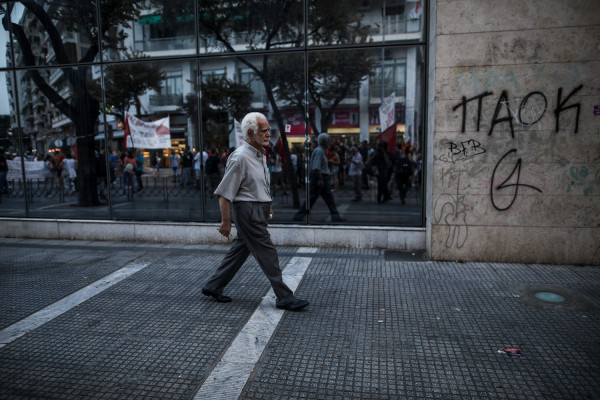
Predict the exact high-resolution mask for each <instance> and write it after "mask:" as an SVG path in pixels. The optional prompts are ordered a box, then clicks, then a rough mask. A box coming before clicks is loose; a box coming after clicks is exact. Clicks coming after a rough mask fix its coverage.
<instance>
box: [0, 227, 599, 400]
mask: <svg viewBox="0 0 600 400" xmlns="http://www.w3.org/2000/svg"><path fill="white" fill-rule="evenodd" d="M226 250H227V246H225V245H223V246H219V245H217V246H215V245H212V246H184V245H182V246H176V245H170V246H156V245H147V246H146V245H144V244H143V243H136V244H135V245H133V244H132V246H117V245H114V244H111V243H106V242H77V241H68V242H67V241H65V242H61V241H52V242H49V243H48V244H45V243H44V242H43V241H29V240H19V241H14V240H6V241H4V240H1V239H0V279H1V280H0V288H1V289H2V290H1V291H0V296H2V297H1V299H2V302H1V303H0V311H1V312H2V317H1V318H3V319H0V321H4V322H3V323H4V325H5V326H4V327H3V328H0V330H5V328H6V326H7V325H11V324H14V323H15V322H16V321H17V320H20V319H23V318H26V317H27V316H28V315H29V314H31V313H34V312H36V311H39V310H42V309H44V308H45V307H47V306H49V305H51V304H54V303H55V302H58V301H60V300H61V299H63V298H66V297H67V296H69V295H71V294H72V293H75V292H77V291H78V290H81V289H82V287H84V286H85V285H87V284H89V283H90V282H95V281H98V280H102V278H103V277H106V276H109V275H110V274H111V273H113V272H115V271H120V270H121V269H123V268H126V266H127V265H130V264H131V262H132V260H134V261H135V262H144V263H147V265H145V266H144V268H141V269H140V270H139V271H137V272H135V273H133V274H132V275H130V276H127V277H126V278H125V279H123V280H122V281H119V282H118V283H116V284H114V285H112V286H110V287H107V288H106V289H105V290H102V291H101V292H99V293H97V294H95V295H94V296H92V297H91V298H89V299H87V300H85V301H83V302H82V303H81V304H78V305H76V306H74V307H72V308H70V309H69V310H67V311H65V312H64V313H63V314H60V315H58V316H56V317H55V318H53V319H51V320H50V321H48V322H46V323H44V324H43V325H41V326H39V327H37V328H36V329H33V330H31V331H30V332H28V333H26V334H25V335H23V336H21V337H19V338H17V339H15V340H14V341H11V342H10V343H8V344H6V345H5V346H4V347H1V348H0V398H2V399H31V398H49V399H134V398H139V399H194V398H196V399H198V398H203V397H202V396H206V393H211V392H210V391H208V390H207V388H208V387H209V386H208V385H209V384H210V379H213V378H212V377H213V376H214V373H215V371H217V372H220V373H222V374H223V376H226V377H230V379H231V382H234V383H235V386H236V387H238V388H240V390H237V389H236V390H232V391H231V392H227V391H224V392H223V393H232V394H231V395H230V396H233V397H231V398H232V399H235V398H239V399H269V400H271V399H422V398H439V399H464V398H477V399H479V398H505V399H531V398H561V399H562V398H573V399H580V398H581V399H592V398H600V340H599V339H598V337H599V336H598V332H600V318H599V317H600V314H599V308H600V268H598V267H591V266H589V267H587V266H583V267H581V266H568V265H565V266H549V265H536V264H532V265H524V264H491V263H453V262H435V261H427V260H426V258H425V257H423V255H422V254H417V255H402V254H396V253H394V254H390V253H389V252H388V253H386V252H384V251H383V250H376V249H350V248H345V249H340V248H320V249H310V250H308V249H303V248H280V261H281V265H282V266H284V267H287V266H288V265H289V266H290V268H291V269H290V272H292V269H293V266H294V265H296V263H297V260H300V259H301V260H306V262H304V261H303V267H302V272H301V273H292V274H293V278H292V277H290V279H295V280H296V281H295V283H294V284H298V288H297V290H296V294H297V296H299V297H301V298H306V299H308V300H309V301H310V302H311V304H310V306H309V307H307V308H306V310H305V311H302V312H297V313H291V312H283V311H281V310H277V312H279V313H280V314H279V315H280V318H279V319H278V320H277V321H276V325H275V327H274V329H266V330H264V329H257V328H256V326H251V325H249V323H250V321H253V320H256V321H261V320H264V318H267V317H265V315H270V314H269V313H267V314H262V317H263V319H261V315H257V313H261V312H264V305H265V304H269V303H268V301H272V300H273V299H270V298H269V297H268V296H269V289H270V287H269V285H268V282H267V280H266V278H265V277H264V275H263V274H262V272H261V271H260V268H259V266H258V265H257V264H256V262H255V261H254V259H252V258H250V259H249V260H248V261H247V262H246V264H245V265H244V266H243V267H242V269H241V270H240V272H239V273H238V275H237V276H236V277H235V278H234V280H233V281H232V282H231V284H230V286H228V288H227V289H226V294H227V295H230V296H232V297H233V298H234V301H233V302H232V303H228V304H221V303H216V302H214V301H213V300H212V299H209V298H207V297H205V296H202V295H201V293H200V290H201V287H202V284H203V282H204V281H205V280H206V279H207V277H208V276H209V275H210V274H211V273H212V272H213V270H214V268H215V266H216V264H217V263H218V262H219V261H220V260H221V258H222V257H223V254H224V253H225V251H226ZM295 260H296V261H295ZM74 265H77V266H78V267H74ZM15 270H16V271H18V272H19V273H16V272H15ZM83 276H85V277H90V276H93V279H84V278H82V277H83ZM39 293H44V295H42V296H40V295H39ZM540 293H550V294H554V295H555V297H552V296H550V297H548V295H547V294H544V295H542V296H541V298H539V297H536V296H538V295H539V294H540ZM556 296H558V297H556ZM31 298H33V300H32V299H31ZM548 298H550V299H554V300H556V299H558V300H560V299H561V298H562V299H564V300H562V301H558V302H556V301H548V300H543V299H548ZM265 301H267V303H265ZM261 307H263V308H261ZM13 309H15V310H16V311H15V312H12V314H11V313H10V312H11V310H13ZM261 310H262V311H261ZM5 315H9V316H8V317H5ZM269 318H270V317H269ZM259 325H260V323H259ZM264 331H270V332H271V333H268V334H263V332H264ZM241 333H242V335H243V336H241V339H239V340H238V341H237V342H236V339H237V338H238V337H240V334H241ZM244 335H245V336H244ZM253 335H254V336H253ZM253 338H255V339H254V341H255V342H256V343H259V344H260V348H261V352H260V353H256V354H254V352H256V349H257V348H259V347H257V346H255V345H254V343H253ZM240 343H242V345H240ZM243 343H246V344H247V345H243ZM507 348H517V349H519V351H520V353H519V354H518V355H509V354H507V353H506V352H503V349H507ZM236 353H239V355H240V356H239V359H238V358H236ZM248 353H251V354H252V356H253V357H254V358H253V359H252V360H253V361H251V362H250V363H249V362H248V358H247V357H246V356H247V354H248ZM252 363H254V364H252ZM223 368H225V369H223ZM248 368H251V369H250V371H249V372H248ZM233 386H234V385H233V384H232V385H231V387H232V388H233ZM224 396H225V397H222V398H227V397H226V396H227V394H225V395H224ZM206 398H211V399H212V398H214V396H208V397H206ZM219 398H221V397H219Z"/></svg>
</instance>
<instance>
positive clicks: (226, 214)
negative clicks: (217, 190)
mask: <svg viewBox="0 0 600 400" xmlns="http://www.w3.org/2000/svg"><path fill="white" fill-rule="evenodd" d="M230 204H231V203H230V202H229V200H227V199H226V198H225V197H222V196H219V209H220V211H221V226H220V227H219V233H220V234H221V235H223V236H225V237H226V238H229V235H230V234H231V210H230V208H229V206H230Z"/></svg>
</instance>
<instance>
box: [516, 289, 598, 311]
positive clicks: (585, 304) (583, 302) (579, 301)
mask: <svg viewBox="0 0 600 400" xmlns="http://www.w3.org/2000/svg"><path fill="white" fill-rule="evenodd" d="M511 290H512V291H513V294H514V295H515V296H516V297H519V300H520V301H521V303H523V304H525V305H526V306H530V307H534V308H537V309H540V310H571V311H575V310H576V311H594V310H596V309H597V307H596V306H595V305H594V304H592V303H591V302H590V301H589V300H587V299H585V298H584V297H583V296H580V295H577V294H575V293H573V292H572V291H570V290H568V289H565V288H562V287H556V286H518V287H513V288H511Z"/></svg>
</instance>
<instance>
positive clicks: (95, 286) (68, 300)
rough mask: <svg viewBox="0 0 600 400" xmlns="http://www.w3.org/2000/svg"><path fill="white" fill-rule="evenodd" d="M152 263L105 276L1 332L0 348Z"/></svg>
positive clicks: (135, 265) (132, 266)
mask: <svg viewBox="0 0 600 400" xmlns="http://www.w3.org/2000/svg"><path fill="white" fill-rule="evenodd" d="M149 264H150V262H144V263H141V262H132V263H130V264H129V265H126V266H125V267H123V268H121V269H119V270H117V271H115V272H113V273H112V274H110V275H107V276H105V277H104V278H102V279H99V280H97V281H96V282H94V283H92V284H90V285H88V286H86V287H84V288H83V289H81V290H78V291H77V292H75V293H73V294H70V295H69V296H67V297H65V298H63V299H61V300H59V301H57V302H56V303H53V304H50V305H49V306H48V307H46V308H44V309H42V310H40V311H38V312H36V313H35V314H32V315H30V316H29V317H27V318H25V319H22V320H20V321H19V322H16V323H14V324H12V325H11V326H9V327H8V328H5V329H3V330H2V331H0V347H4V346H5V345H7V344H8V343H10V342H12V341H13V340H15V339H17V338H20V337H21V336H23V335H25V334H26V333H28V332H31V331H32V330H34V329H36V328H38V327H40V326H42V325H44V324H45V323H46V322H48V321H51V320H52V319H54V318H56V317H58V316H59V315H61V314H63V313H65V312H67V311H69V310H70V309H72V308H73V307H75V306H77V305H79V304H81V303H83V302H84V301H86V300H88V299H89V298H91V297H93V296H95V295H97V294H98V293H100V292H102V291H104V290H106V289H108V288H109V287H111V286H113V285H115V284H117V283H119V282H121V281H122V280H123V279H125V278H128V277H129V276H131V275H133V274H135V273H136V272H138V271H140V270H142V269H143V268H145V267H147V266H148V265H149Z"/></svg>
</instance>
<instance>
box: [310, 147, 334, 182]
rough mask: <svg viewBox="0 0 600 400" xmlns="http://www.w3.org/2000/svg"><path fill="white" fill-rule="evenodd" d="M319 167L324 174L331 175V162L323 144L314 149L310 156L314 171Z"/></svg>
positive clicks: (311, 167) (311, 166) (311, 168)
mask: <svg viewBox="0 0 600 400" xmlns="http://www.w3.org/2000/svg"><path fill="white" fill-rule="evenodd" d="M316 169H318V170H319V171H321V173H322V174H323V175H329V162H328V160H327V153H326V152H325V149H324V148H323V147H321V146H319V147H317V148H316V149H314V150H313V153H312V155H311V157H310V170H311V171H314V170H316Z"/></svg>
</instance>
